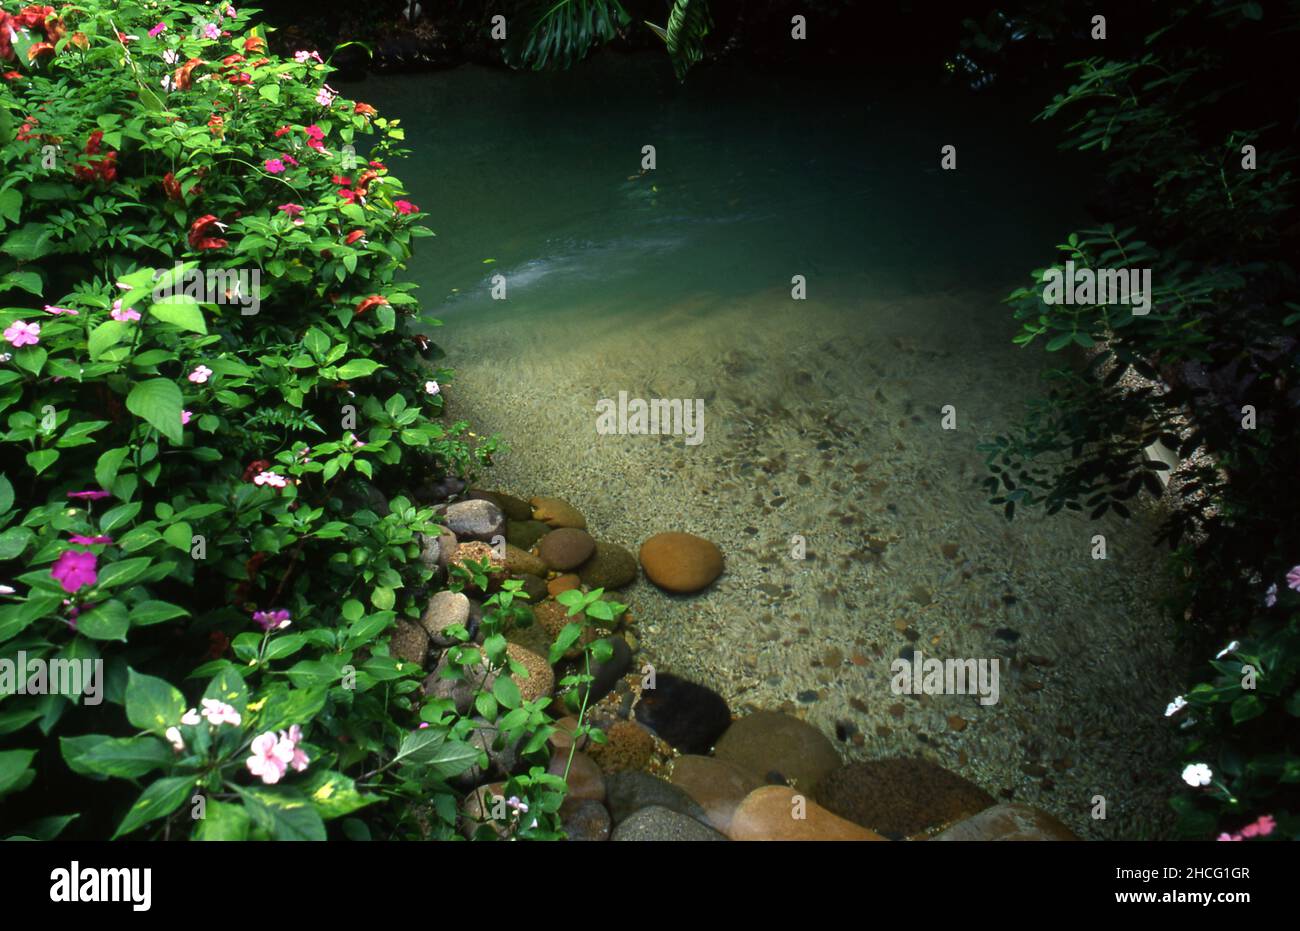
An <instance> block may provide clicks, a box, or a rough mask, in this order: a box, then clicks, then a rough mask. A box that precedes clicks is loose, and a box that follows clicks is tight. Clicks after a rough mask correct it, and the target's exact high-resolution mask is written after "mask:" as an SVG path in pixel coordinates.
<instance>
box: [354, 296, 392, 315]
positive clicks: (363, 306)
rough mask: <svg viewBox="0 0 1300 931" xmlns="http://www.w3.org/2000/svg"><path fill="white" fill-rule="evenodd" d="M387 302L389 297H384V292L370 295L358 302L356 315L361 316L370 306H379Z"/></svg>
mask: <svg viewBox="0 0 1300 931" xmlns="http://www.w3.org/2000/svg"><path fill="white" fill-rule="evenodd" d="M387 303H388V298H386V297H384V296H383V295H382V294H372V295H370V297H368V298H366V299H365V300H363V301H361V302H360V303H359V304H357V310H356V315H357V316H358V317H360V316H361V315H362V314H364V313H365V312H366V311H367V310H369V309H370V308H372V307H379V306H380V305H382V304H387Z"/></svg>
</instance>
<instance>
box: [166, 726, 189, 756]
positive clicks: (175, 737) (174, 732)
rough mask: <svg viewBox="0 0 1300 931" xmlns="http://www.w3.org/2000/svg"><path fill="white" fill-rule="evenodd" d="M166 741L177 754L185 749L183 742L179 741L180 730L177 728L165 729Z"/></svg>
mask: <svg viewBox="0 0 1300 931" xmlns="http://www.w3.org/2000/svg"><path fill="white" fill-rule="evenodd" d="M167 740H168V741H170V742H171V745H172V749H173V750H175V751H176V752H177V753H180V752H181V751H182V750H184V749H185V741H184V740H182V739H181V729H180V728H179V727H169V728H167Z"/></svg>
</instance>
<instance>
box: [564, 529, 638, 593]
mask: <svg viewBox="0 0 1300 931" xmlns="http://www.w3.org/2000/svg"><path fill="white" fill-rule="evenodd" d="M578 577H579V578H580V579H581V580H582V584H583V585H585V586H587V587H588V588H603V589H606V590H608V589H611V588H622V587H623V586H624V585H629V584H631V583H632V582H635V581H636V557H635V556H633V555H632V554H631V552H629V551H628V550H627V549H625V548H624V547H621V546H619V545H618V544H617V543H605V542H603V541H601V540H597V541H596V551H595V552H594V553H592V554H591V557H590V558H589V559H588V560H587V561H586V562H584V563H583V564H582V565H581V566H580V567H579V568H578Z"/></svg>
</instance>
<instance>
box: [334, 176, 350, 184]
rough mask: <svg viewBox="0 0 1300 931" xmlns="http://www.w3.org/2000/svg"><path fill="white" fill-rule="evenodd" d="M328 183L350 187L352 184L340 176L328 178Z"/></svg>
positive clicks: (348, 179)
mask: <svg viewBox="0 0 1300 931" xmlns="http://www.w3.org/2000/svg"><path fill="white" fill-rule="evenodd" d="M330 182H331V183H332V184H343V185H350V184H351V183H352V179H351V178H345V177H343V176H342V175H334V176H333V177H331V178H330Z"/></svg>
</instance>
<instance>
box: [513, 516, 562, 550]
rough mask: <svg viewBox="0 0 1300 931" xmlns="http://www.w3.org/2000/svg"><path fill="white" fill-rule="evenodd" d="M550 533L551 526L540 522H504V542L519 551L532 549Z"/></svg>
mask: <svg viewBox="0 0 1300 931" xmlns="http://www.w3.org/2000/svg"><path fill="white" fill-rule="evenodd" d="M550 532H551V525H550V524H544V523H542V522H541V521H540V520H510V521H506V542H507V543H510V544H512V545H514V546H517V547H519V548H520V549H521V550H528V549H532V547H533V544H534V543H536V542H537V541H538V540H540V539H541V538H542V537H544V536H546V535H547V534H548V533H550Z"/></svg>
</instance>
